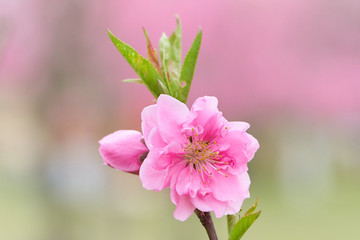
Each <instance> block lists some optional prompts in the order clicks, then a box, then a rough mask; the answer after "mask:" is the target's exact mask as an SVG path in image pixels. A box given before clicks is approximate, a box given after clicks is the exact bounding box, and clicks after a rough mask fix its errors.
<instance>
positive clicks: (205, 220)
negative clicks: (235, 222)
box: [195, 209, 218, 240]
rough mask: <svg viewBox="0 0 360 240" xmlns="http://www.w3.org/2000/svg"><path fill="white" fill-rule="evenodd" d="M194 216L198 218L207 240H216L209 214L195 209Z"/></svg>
mask: <svg viewBox="0 0 360 240" xmlns="http://www.w3.org/2000/svg"><path fill="white" fill-rule="evenodd" d="M195 214H196V215H197V216H198V218H199V219H200V222H201V224H202V225H203V226H204V228H205V230H206V232H207V234H208V236H209V240H218V237H217V235H216V231H215V227H214V224H213V221H212V219H211V215H210V213H209V212H202V211H200V210H199V209H195Z"/></svg>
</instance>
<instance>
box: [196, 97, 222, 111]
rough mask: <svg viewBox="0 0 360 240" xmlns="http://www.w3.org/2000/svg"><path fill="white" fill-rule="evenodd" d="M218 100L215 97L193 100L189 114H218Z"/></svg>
mask: <svg viewBox="0 0 360 240" xmlns="http://www.w3.org/2000/svg"><path fill="white" fill-rule="evenodd" d="M217 106H218V100H217V98H216V97H209V96H205V97H199V98H198V99H196V100H195V102H194V103H193V105H192V107H191V112H197V111H207V112H218V111H219V110H218V107H217Z"/></svg>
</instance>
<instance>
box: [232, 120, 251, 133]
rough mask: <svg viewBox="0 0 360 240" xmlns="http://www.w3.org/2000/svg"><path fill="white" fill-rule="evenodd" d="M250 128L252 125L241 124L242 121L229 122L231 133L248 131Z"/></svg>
mask: <svg viewBox="0 0 360 240" xmlns="http://www.w3.org/2000/svg"><path fill="white" fill-rule="evenodd" d="M249 127H250V124H249V123H247V122H240V121H234V122H229V131H231V130H240V131H246V130H247V129H248V128H249Z"/></svg>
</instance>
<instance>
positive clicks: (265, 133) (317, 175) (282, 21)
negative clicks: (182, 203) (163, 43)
mask: <svg viewBox="0 0 360 240" xmlns="http://www.w3.org/2000/svg"><path fill="white" fill-rule="evenodd" d="M175 14H179V15H180V17H181V20H182V26H183V54H185V50H187V49H189V47H190V45H191V42H192V40H193V38H194V37H195V35H196V32H197V30H198V27H199V26H201V27H202V29H203V33H204V36H203V44H202V47H201V50H200V55H199V59H198V65H197V70H196V73H195V76H194V81H193V87H192V89H191V91H190V96H189V101H188V102H189V105H191V103H192V102H193V101H194V99H196V98H197V97H199V96H204V95H214V96H217V97H218V99H219V108H220V110H221V111H222V112H223V113H224V115H225V117H226V118H227V119H229V120H242V121H247V122H249V123H250V124H251V128H250V130H249V132H250V133H252V134H253V135H254V136H256V137H257V139H258V140H259V142H260V145H261V148H260V150H259V151H258V152H257V154H256V156H255V159H254V160H253V161H252V162H251V163H250V164H249V166H250V171H249V172H250V176H251V179H252V185H251V196H252V197H251V199H248V200H246V201H245V203H244V208H246V207H248V206H249V205H251V203H253V201H254V199H255V198H256V197H257V196H258V197H259V198H260V202H259V208H260V209H262V210H263V212H262V216H261V217H260V218H259V220H258V221H257V222H256V223H255V225H254V226H253V227H252V228H251V229H250V230H249V232H248V233H247V234H246V235H245V237H244V239H248V240H251V239H293V240H297V239H299V240H300V239H329V240H332V239H359V237H360V234H359V225H360V221H359V215H360V208H359V202H360V188H359V186H360V159H359V155H360V124H359V123H360V122H359V121H360V93H359V92H360V2H359V1H356V0H331V1H329V0H316V1H313V0H311V1H310V0H308V1H307V0H292V1H285V0H241V1H240V0H223V1H209V0H183V1H172V0H171V1H170V0H168V1H165V0H154V1H141V0H131V1H130V0H128V1H124V0H105V1H96V0H61V1H60V0H0V123H1V124H0V133H1V134H0V239H8V240H42V239H44V240H47V239H51V240H54V239H55V240H56V239H59V240H65V239H66V240H76V239H87V240H92V239H94V240H95V239H96V240H97V239H107V240H110V239H114V240H115V239H116V240H118V239H179V240H180V239H207V238H206V234H205V231H204V230H203V229H202V227H201V225H200V223H199V222H198V219H197V218H196V217H195V216H192V217H191V218H190V219H189V220H188V221H186V222H180V221H176V220H175V219H174V218H173V217H172V212H173V210H174V206H173V204H172V203H171V201H170V198H169V192H168V191H163V192H161V193H156V192H152V191H147V190H145V189H143V188H142V187H141V183H140V181H139V179H138V177H137V176H134V175H130V174H126V173H122V172H118V171H115V170H114V169H111V168H109V167H105V166H104V165H103V163H102V160H101V158H100V156H99V154H98V151H97V148H98V143H97V141H98V140H99V139H101V138H102V137H103V136H105V135H107V134H109V133H111V132H114V131H116V130H118V129H137V130H140V113H141V111H142V109H143V108H144V107H145V106H147V105H149V104H152V103H153V98H152V96H151V95H150V93H149V92H148V91H147V90H146V89H145V87H144V86H140V85H135V84H129V83H122V82H121V80H122V79H125V78H131V77H136V74H135V73H134V72H133V71H132V69H131V68H130V67H129V66H128V65H127V63H126V62H125V60H123V58H122V56H121V55H120V54H119V53H118V52H117V50H116V49H115V47H114V46H113V45H112V43H111V41H110V40H109V38H108V36H107V33H106V29H107V28H109V29H111V31H112V32H113V33H114V34H115V35H116V36H118V37H119V38H120V39H122V40H123V41H125V42H127V43H129V44H130V45H132V46H133V47H134V48H135V49H137V50H138V51H139V52H140V53H142V54H143V55H145V54H146V49H145V38H144V36H143V32H142V29H141V28H142V27H143V26H144V27H145V28H146V29H147V31H148V33H149V35H150V37H151V39H152V42H153V44H154V45H156V46H157V42H158V40H159V39H160V36H161V33H162V32H165V33H167V35H170V34H171V32H172V30H173V29H174V28H175V26H176V21H175V17H174V16H175ZM215 222H216V227H217V229H218V232H219V235H220V239H225V237H224V236H225V235H226V222H225V220H224V219H216V220H215Z"/></svg>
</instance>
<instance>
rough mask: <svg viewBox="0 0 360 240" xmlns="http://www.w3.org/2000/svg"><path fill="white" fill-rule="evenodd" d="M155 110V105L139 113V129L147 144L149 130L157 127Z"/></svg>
mask: <svg viewBox="0 0 360 240" xmlns="http://www.w3.org/2000/svg"><path fill="white" fill-rule="evenodd" d="M156 109H157V107H156V105H150V106H148V107H146V108H144V109H143V110H142V112H141V129H142V132H143V134H144V139H145V142H148V137H149V134H150V132H151V130H152V129H153V128H154V127H156V126H157V120H156Z"/></svg>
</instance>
